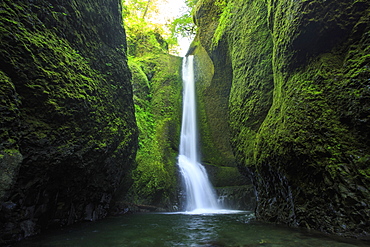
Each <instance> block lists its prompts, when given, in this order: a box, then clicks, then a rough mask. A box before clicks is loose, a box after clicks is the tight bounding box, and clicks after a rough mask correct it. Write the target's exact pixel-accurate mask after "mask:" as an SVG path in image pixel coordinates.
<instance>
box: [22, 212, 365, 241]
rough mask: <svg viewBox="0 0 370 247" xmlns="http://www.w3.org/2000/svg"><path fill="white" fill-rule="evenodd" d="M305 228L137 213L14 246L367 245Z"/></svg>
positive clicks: (231, 216)
mask: <svg viewBox="0 0 370 247" xmlns="http://www.w3.org/2000/svg"><path fill="white" fill-rule="evenodd" d="M367 244H368V243H364V242H360V241H355V240H351V239H342V238H332V237H328V236H327V235H324V234H321V233H317V232H312V231H308V230H304V229H294V228H287V227H282V226H276V225H273V224H266V223H261V222H257V221H255V220H254V219H253V214H251V213H250V212H247V211H232V212H231V213H228V212H226V213H217V214H212V213H208V214H186V213H140V214H129V215H122V216H118V217H109V218H106V219H104V220H101V221H98V222H87V223H82V224H78V225H76V226H71V227H67V228H64V229H62V230H58V231H50V232H47V233H44V234H43V235H41V236H39V237H35V238H32V239H29V240H24V241H21V242H20V243H18V244H17V245H15V246H19V247H20V246H22V247H24V246H26V247H27V246H30V247H36V246H37V247H40V246H48V247H64V246H68V247H98V246H99V247H103V246H104V247H116V246H117V247H124V246H130V247H137V246H139V247H148V246H155V247H161V246H169V247H172V246H193V247H197V246H204V247H205V246H207V247H211V246H212V247H221V246H245V247H253V246H270V247H273V246H274V247H278V246H279V247H280V246H284V247H289V246H299V247H305V246H307V247H308V246H310V247H311V246H314V247H326V246H328V247H329V246H330V247H333V246H335V247H350V246H368V245H367Z"/></svg>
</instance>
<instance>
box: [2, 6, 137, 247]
mask: <svg viewBox="0 0 370 247" xmlns="http://www.w3.org/2000/svg"><path fill="white" fill-rule="evenodd" d="M0 13H1V15H0V39H1V43H0V60H1V67H0V81H1V90H0V99H1V108H0V115H1V118H0V122H1V125H0V128H1V131H0V137H1V139H0V169H1V170H0V222H1V223H0V232H1V234H0V236H1V240H0V245H1V244H2V243H3V242H11V241H12V240H15V239H17V240H19V239H21V238H23V237H28V236H31V235H34V234H36V233H39V232H40V231H41V230H42V229H45V228H49V227H53V226H58V227H59V226H63V225H69V224H72V223H75V222H78V221H81V220H95V219H99V218H103V217H105V216H106V215H107V213H108V211H109V206H110V203H111V201H112V197H113V196H114V192H115V191H117V189H120V191H125V190H127V188H128V187H130V185H131V183H132V180H131V172H130V171H131V169H132V168H133V163H134V158H135V153H136V148H137V127H136V123H135V116H134V105H133V100H132V87H131V84H130V78H131V75H130V72H129V69H128V66H127V58H126V54H125V50H126V41H125V31H124V29H123V27H122V15H121V2H120V1H116V0H115V1H106V0H94V1H88V2H83V3H82V2H81V1H75V0H63V1H58V0H50V1H44V0H40V1H26V0H25V1H22V0H20V1H8V0H4V1H2V2H1V3H0ZM125 188H126V189H125ZM1 241H2V242H1Z"/></svg>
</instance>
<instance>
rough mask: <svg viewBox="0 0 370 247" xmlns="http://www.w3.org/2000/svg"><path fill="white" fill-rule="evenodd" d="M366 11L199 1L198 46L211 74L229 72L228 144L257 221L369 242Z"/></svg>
mask: <svg viewBox="0 0 370 247" xmlns="http://www.w3.org/2000/svg"><path fill="white" fill-rule="evenodd" d="M369 11H370V9H369V3H368V1H362V0H358V1H344V0H333V1H329V2H328V1H319V0H312V1H300V2H297V1H233V0H229V1H212V0H203V1H200V4H199V6H198V9H197V11H196V12H195V19H196V22H197V24H198V25H200V27H199V33H198V36H199V39H198V40H199V42H200V45H202V46H203V47H204V48H205V50H206V51H207V52H208V54H213V55H210V58H211V59H212V62H213V64H215V65H216V66H215V68H214V70H215V71H222V70H225V68H229V67H231V72H230V73H229V72H225V73H226V74H230V75H229V76H228V77H229V79H230V80H231V81H232V82H231V86H230V93H229V95H228V100H229V102H228V107H229V109H228V114H229V125H230V132H231V143H232V147H233V151H234V154H235V156H236V160H237V163H238V165H239V168H240V170H241V171H242V172H243V173H244V174H246V175H248V176H250V177H252V178H253V182H254V185H255V188H256V191H257V198H258V202H257V209H256V215H257V217H258V218H259V219H263V220H266V221H273V222H279V223H284V224H288V225H291V226H303V227H307V228H314V229H318V230H321V231H324V232H328V233H335V234H339V235H343V236H356V237H365V236H367V235H368V233H369V231H370V225H369V223H368V220H367V219H369V217H370V211H369V209H368V205H369V204H370V192H369V190H368V188H369V185H370V180H369V175H370V174H369V164H370V160H369V153H370V145H369V130H370V129H369V127H370V125H369V113H370V108H369V102H370V101H369V97H370V91H369V86H370V84H369V78H370V69H369V68H370V56H369V54H370V53H369V42H370V40H369V38H370V36H369V31H370V25H369V23H370V22H369V18H370V12H369ZM215 22H216V23H215ZM202 37H203V38H202ZM198 47H199V45H198ZM225 50H227V52H222V53H219V55H221V57H215V56H217V52H219V51H225ZM194 53H196V51H194ZM225 55H226V56H227V57H228V58H225ZM215 61H224V62H225V63H220V64H218V65H217V62H215ZM226 71H227V70H226ZM224 83H225V84H230V82H229V81H227V82H224Z"/></svg>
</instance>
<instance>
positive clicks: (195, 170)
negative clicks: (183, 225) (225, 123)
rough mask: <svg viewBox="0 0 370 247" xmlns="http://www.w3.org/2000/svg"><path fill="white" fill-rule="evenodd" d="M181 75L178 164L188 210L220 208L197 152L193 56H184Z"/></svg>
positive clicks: (204, 210)
mask: <svg viewBox="0 0 370 247" xmlns="http://www.w3.org/2000/svg"><path fill="white" fill-rule="evenodd" d="M182 78H183V79H182V80H183V110H182V125H181V138H180V154H179V157H178V165H179V167H180V171H181V174H182V176H183V180H184V183H185V194H186V211H193V212H203V213H207V212H213V211H215V210H217V209H219V205H218V203H217V198H216V194H215V192H214V189H213V187H212V185H211V183H210V181H209V179H208V175H207V172H206V169H205V168H204V167H203V166H202V165H201V164H200V160H199V155H198V140H197V119H196V104H195V85H194V61H193V56H188V57H184V61H183V65H182Z"/></svg>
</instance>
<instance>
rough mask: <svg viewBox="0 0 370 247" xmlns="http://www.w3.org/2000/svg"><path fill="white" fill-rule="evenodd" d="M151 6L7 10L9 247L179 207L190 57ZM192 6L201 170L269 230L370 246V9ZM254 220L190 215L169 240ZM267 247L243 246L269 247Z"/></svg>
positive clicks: (0, 59) (2, 161)
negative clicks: (154, 19) (50, 233)
mask: <svg viewBox="0 0 370 247" xmlns="http://www.w3.org/2000/svg"><path fill="white" fill-rule="evenodd" d="M141 2H142V3H141ZM141 2H140V1H128V0H127V1H126V0H125V1H120V0H110V1H107V0H91V1H87V2H82V1H77V0H63V1H62V0H17V1H10V0H3V1H2V2H1V3H0V13H1V15H0V30H1V32H0V41H1V42H0V66H1V67H0V81H1V84H0V86H1V89H0V99H1V105H0V116H1V120H0V137H1V139H0V245H10V244H12V243H14V242H15V241H19V240H22V239H24V238H28V237H31V236H34V235H37V234H39V233H43V232H45V231H46V230H48V229H60V228H62V227H66V226H70V225H73V224H75V223H77V222H83V221H96V220H99V219H103V218H106V217H107V216H109V215H121V214H122V216H119V217H122V220H123V221H125V220H127V221H130V222H131V223H130V224H133V226H136V227H142V226H143V225H145V220H143V219H140V218H139V217H138V216H136V215H135V214H133V215H128V214H129V213H135V212H143V211H177V210H179V208H180V201H181V198H180V197H181V195H179V194H181V193H180V191H181V179H180V176H179V175H180V171H179V169H178V167H177V157H178V155H179V153H180V156H181V147H180V142H181V141H180V136H181V120H182V116H181V112H182V110H183V109H182V105H181V102H182V90H183V87H182V83H181V74H182V72H183V69H182V67H181V63H182V58H181V57H179V56H175V55H170V54H169V50H170V48H171V39H169V38H165V36H166V35H165V33H163V31H160V29H159V28H158V26H150V25H149V23H147V22H145V18H144V17H145V15H146V14H147V12H150V6H149V3H150V2H151V1H148V2H146V1H141ZM155 2H156V1H154V0H153V1H152V3H155ZM187 2H188V4H190V5H191V7H192V13H191V15H192V16H190V15H189V16H187V18H188V19H186V20H190V21H194V22H195V25H196V28H191V26H190V27H189V26H188V25H189V23H188V22H186V23H185V24H184V27H185V30H196V35H195V39H194V41H193V42H192V44H191V46H190V48H189V51H188V54H187V55H189V56H188V57H193V59H194V73H195V96H196V97H195V101H196V106H197V108H198V114H197V115H196V116H195V118H196V119H197V121H198V130H199V136H198V142H199V147H198V148H195V151H193V152H194V153H196V154H198V153H199V154H201V155H200V156H199V162H198V161H197V159H198V158H194V159H195V162H193V163H201V164H203V165H204V167H205V169H206V170H207V172H208V176H209V179H210V180H211V183H212V184H213V185H214V186H215V190H216V193H217V194H218V196H220V197H222V198H225V200H228V202H227V203H228V204H229V205H231V207H233V208H235V209H241V210H249V211H252V212H253V213H254V214H253V213H248V214H247V215H248V217H249V216H250V215H254V217H255V219H256V222H270V223H274V224H282V225H287V226H290V227H294V228H296V227H298V228H305V229H312V230H317V231H320V232H323V233H326V234H331V235H335V236H341V237H347V238H357V239H362V240H367V241H368V240H369V232H370V223H369V219H370V209H369V205H370V191H369V188H370V143H369V140H370V139H369V133H370V123H369V121H370V54H369V47H370V6H369V5H370V3H369V2H368V1H367V0H351V1H347V0H302V1H290V0H281V1H275V0H266V1H252V0H245V1H239V0H198V1H187ZM134 3H135V4H140V3H141V4H144V5H143V6H140V8H138V6H137V5H134ZM145 3H148V5H145ZM145 7H147V8H145ZM135 11H138V12H135ZM140 11H142V12H140ZM138 16H139V17H140V18H138ZM123 18H124V20H122V19H123ZM181 20H185V19H181ZM180 23H181V22H180ZM179 147H180V148H179ZM194 147H195V146H194ZM179 149H180V150H179ZM198 149H199V150H198ZM181 157H182V156H181ZM192 159H193V158H192ZM208 193H212V192H208ZM202 197H204V196H202ZM153 215H156V214H148V215H147V216H145V217H148V218H146V219H147V220H152V221H158V222H162V219H163V218H160V217H158V218H152V217H157V216H158V215H157V216H153ZM247 215H244V216H240V215H239V216H238V215H237V216H235V217H236V218H233V219H232V220H231V221H230V219H231V218H230V217H231V216H220V217H219V218H215V217H213V216H212V217H209V218H201V217H200V216H199V217H198V216H197V217H194V218H186V217H185V216H181V215H177V216H173V217H174V218H176V220H179V221H174V222H178V223H174V225H172V227H173V228H172V229H180V226H182V223H181V222H186V224H184V225H185V226H187V227H188V230H189V229H190V230H189V232H190V233H189V235H188V236H192V234H194V232H192V231H191V229H192V227H194V226H200V229H202V231H204V232H208V233H210V235H207V236H210V238H207V239H206V240H204V239H203V240H199V241H200V242H197V244H199V245H200V246H202V245H201V244H202V243H203V242H202V241H206V242H204V243H203V246H212V245H211V244H214V245H215V243H214V242H212V241H211V239H212V238H215V236H216V235H217V236H221V235H222V232H223V229H226V228H228V227H230V229H234V228H233V227H234V226H235V225H234V224H235V221H238V222H242V223H243V224H242V225H241V226H240V227H241V228H240V229H244V230H245V232H248V233H249V234H251V232H253V231H254V229H259V228H258V227H259V226H257V228H253V227H255V226H256V225H255V224H254V223H252V224H250V218H248V217H247ZM159 216H163V217H172V216H168V215H167V214H163V215H159ZM125 217H127V218H125ZM232 217H234V216H232ZM251 217H252V216H251ZM124 218H125V219H124ZM252 218H253V217H252ZM119 219H121V218H119ZM193 220H194V221H193ZM108 222H112V224H113V225H115V224H116V223H114V220H112V218H110V219H108ZM117 222H120V220H118V221H117ZM200 222H201V223H200ZM220 222H221V223H222V222H223V223H224V225H223V224H218V223H220ZM232 222H234V223H232ZM119 224H121V225H122V224H126V223H122V222H120V223H117V225H119ZM127 224H128V223H127ZM164 224H166V223H165V222H164ZM238 224H239V223H238ZM256 224H257V225H258V224H259V223H256ZM261 224H263V223H261ZM245 225H247V226H245ZM207 227H208V228H207ZM244 227H252V228H251V229H250V231H248V230H246V228H244ZM264 227H265V226H264ZM266 227H267V226H266ZM102 228H104V227H102ZM128 228H130V227H128ZM267 228H268V227H267ZM119 229H120V230H117V231H118V232H120V231H124V232H126V233H127V235H130V234H131V233H132V232H131V231H130V230H129V229H127V228H124V229H122V228H119ZM207 229H208V231H207ZM252 229H253V230H252ZM150 230H152V229H151V228H148V231H150ZM166 231H171V230H170V229H169V230H166ZM225 231H226V230H225ZM238 231H239V230H238ZM238 231H236V230H235V231H234V232H232V231H231V232H229V231H227V234H229V235H233V234H234V235H235V237H237V238H238V239H239V236H242V235H243V234H244V233H243V230H240V233H239V232H238ZM237 232H238V233H237ZM277 232H280V231H277ZM283 232H284V233H281V232H280V233H276V235H279V234H287V235H289V234H290V233H289V231H288V232H285V231H283ZM213 233H217V234H216V235H212V234H213ZM239 234H240V235H239ZM252 235H253V234H252ZM155 236H156V233H153V237H155ZM256 238H258V239H257V240H253V241H254V242H253V241H252V242H248V241H246V242H241V243H240V244H246V245H247V244H252V245H253V244H254V245H253V246H258V245H262V244H264V243H265V242H263V241H264V239H265V237H263V236H259V237H256ZM225 239H228V238H226V237H225ZM298 239H300V237H298ZM120 241H125V240H124V239H123V240H122V239H121V240H120ZM153 241H155V240H153ZM184 241H185V242H186V241H191V239H190V240H189V239H185V240H184ZM280 241H284V240H281V239H280V238H279V240H276V242H274V243H275V244H276V243H279V242H280ZM291 241H293V240H291ZM294 241H295V240H294ZM294 241H293V242H294ZM293 242H292V243H293ZM172 243H173V242H172ZM186 243H190V244H191V242H186ZM218 243H222V244H224V246H228V245H226V244H225V242H223V241H221V240H220V242H218ZM235 243H236V242H235ZM310 243H312V242H310ZM207 244H208V245H207ZM220 246H222V245H221V244H220ZM286 246H289V245H286ZM292 246H294V245H292ZM303 246H304V245H303ZM308 246H309V245H308Z"/></svg>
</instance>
